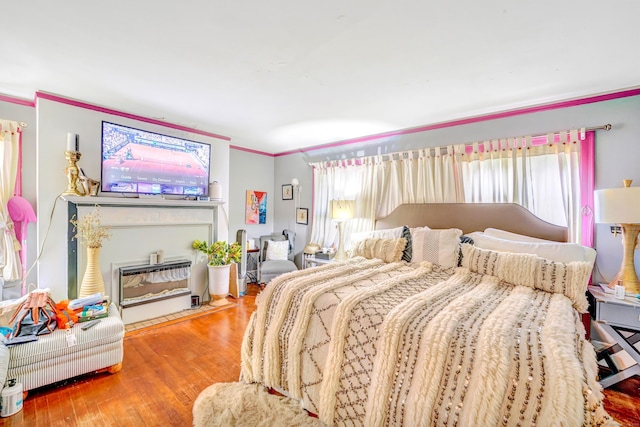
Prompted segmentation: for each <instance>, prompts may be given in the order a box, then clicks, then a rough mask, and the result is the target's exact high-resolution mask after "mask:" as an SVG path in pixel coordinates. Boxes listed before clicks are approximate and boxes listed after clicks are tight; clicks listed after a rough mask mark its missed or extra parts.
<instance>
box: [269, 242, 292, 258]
mask: <svg viewBox="0 0 640 427" xmlns="http://www.w3.org/2000/svg"><path fill="white" fill-rule="evenodd" d="M265 258H266V260H267V261H274V260H287V259H289V241H288V240H277V241H276V240H269V241H267V255H266V257H265Z"/></svg>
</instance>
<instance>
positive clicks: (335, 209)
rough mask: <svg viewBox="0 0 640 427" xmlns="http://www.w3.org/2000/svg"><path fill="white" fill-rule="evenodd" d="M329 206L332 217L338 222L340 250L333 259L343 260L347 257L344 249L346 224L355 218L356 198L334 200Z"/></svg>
mask: <svg viewBox="0 0 640 427" xmlns="http://www.w3.org/2000/svg"><path fill="white" fill-rule="evenodd" d="M329 207H330V209H331V212H330V214H331V218H332V219H333V220H334V221H336V222H337V223H338V250H337V252H336V255H335V256H334V258H333V259H335V260H336V261H342V260H345V259H346V258H347V254H346V253H345V251H344V224H345V222H347V220H349V219H351V218H353V214H354V212H355V210H356V202H355V200H332V201H331V204H330V206H329Z"/></svg>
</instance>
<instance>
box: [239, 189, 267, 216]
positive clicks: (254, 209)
mask: <svg viewBox="0 0 640 427" xmlns="http://www.w3.org/2000/svg"><path fill="white" fill-rule="evenodd" d="M244 222H245V224H266V223H267V192H266V191H254V190H247V199H246V205H245V221H244Z"/></svg>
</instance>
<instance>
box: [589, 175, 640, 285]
mask: <svg viewBox="0 0 640 427" xmlns="http://www.w3.org/2000/svg"><path fill="white" fill-rule="evenodd" d="M594 196H595V197H594V202H595V203H594V205H595V212H594V213H595V215H594V218H595V222H597V223H605V224H617V225H620V227H621V228H622V244H623V253H622V265H621V266H620V270H619V271H618V273H617V274H616V277H615V278H614V279H613V281H612V282H611V283H609V287H610V288H615V285H616V284H617V282H618V281H619V280H620V281H622V286H624V287H625V290H626V291H627V292H629V293H634V294H640V281H639V280H638V275H637V274H636V268H635V264H634V257H633V252H634V250H635V247H636V240H637V238H638V233H639V232H640V187H631V180H630V179H625V180H624V187H623V188H609V189H606V190H597V191H595V192H594Z"/></svg>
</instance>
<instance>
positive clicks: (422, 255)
mask: <svg viewBox="0 0 640 427" xmlns="http://www.w3.org/2000/svg"><path fill="white" fill-rule="evenodd" d="M460 236H462V230H459V229H457V228H449V229H444V230H431V229H430V228H429V227H419V228H412V229H411V250H412V254H411V262H417V263H420V262H422V261H429V262H432V263H434V264H439V265H441V266H442V267H444V268H451V267H455V266H457V265H458V250H459V246H460Z"/></svg>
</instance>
